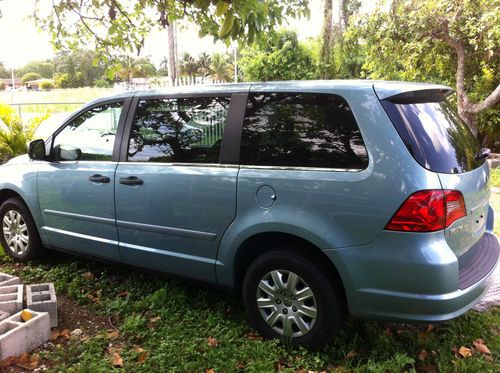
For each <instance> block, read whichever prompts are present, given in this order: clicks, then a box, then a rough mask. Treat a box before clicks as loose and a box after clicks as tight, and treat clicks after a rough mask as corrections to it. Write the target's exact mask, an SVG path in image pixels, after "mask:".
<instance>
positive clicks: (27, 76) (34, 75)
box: [21, 73, 42, 84]
mask: <svg viewBox="0 0 500 373" xmlns="http://www.w3.org/2000/svg"><path fill="white" fill-rule="evenodd" d="M41 78H42V76H41V75H40V74H38V73H27V74H24V75H23V77H22V78H21V83H23V84H26V83H28V82H30V81H32V80H38V79H41Z"/></svg>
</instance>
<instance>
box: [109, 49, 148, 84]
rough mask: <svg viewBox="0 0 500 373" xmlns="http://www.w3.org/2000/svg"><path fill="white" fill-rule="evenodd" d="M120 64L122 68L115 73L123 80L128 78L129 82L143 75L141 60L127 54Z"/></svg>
mask: <svg viewBox="0 0 500 373" xmlns="http://www.w3.org/2000/svg"><path fill="white" fill-rule="evenodd" d="M120 65H121V69H120V70H118V71H117V72H116V74H115V75H116V77H117V78H119V79H121V80H126V81H127V82H128V83H129V84H131V83H132V78H136V77H140V76H142V71H141V65H140V61H139V60H137V59H135V58H133V57H130V56H125V57H123V58H122V61H121V63H120Z"/></svg>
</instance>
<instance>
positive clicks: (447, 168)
mask: <svg viewBox="0 0 500 373" xmlns="http://www.w3.org/2000/svg"><path fill="white" fill-rule="evenodd" d="M382 105H383V106H384V109H385V111H386V112H387V114H388V115H389V117H390V119H391V121H392V123H393V124H394V126H395V127H396V130H397V131H398V133H399V135H400V136H401V138H402V139H403V142H404V143H405V145H406V147H407V148H408V150H409V152H410V153H411V155H412V156H413V158H415V160H416V161H417V162H418V163H420V164H421V165H422V166H423V167H425V168H427V169H428V170H430V171H434V172H440V173H449V174H457V173H463V172H467V171H471V170H473V169H475V168H477V167H479V166H481V165H482V164H484V162H485V161H484V159H478V160H476V159H475V156H476V154H477V153H478V152H479V150H480V146H479V143H478V142H477V140H476V138H475V137H474V135H473V134H472V132H471V131H470V130H469V128H468V127H467V125H466V124H465V123H464V122H463V121H462V120H461V119H460V117H459V116H458V114H457V113H456V112H455V111H454V110H453V109H452V108H451V107H450V104H449V103H448V102H447V101H441V102H426V103H393V102H390V101H387V100H384V101H382Z"/></svg>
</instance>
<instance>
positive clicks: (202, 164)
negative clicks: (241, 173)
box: [119, 162, 240, 168]
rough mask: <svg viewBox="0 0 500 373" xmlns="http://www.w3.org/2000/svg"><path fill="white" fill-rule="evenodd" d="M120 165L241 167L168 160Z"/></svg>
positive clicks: (120, 163) (123, 163)
mask: <svg viewBox="0 0 500 373" xmlns="http://www.w3.org/2000/svg"><path fill="white" fill-rule="evenodd" d="M119 165H120V166H121V165H134V166H147V165H151V166H183V167H220V168H239V167H240V166H239V165H237V164H226V163H168V162H119Z"/></svg>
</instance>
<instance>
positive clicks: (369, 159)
mask: <svg viewBox="0 0 500 373" xmlns="http://www.w3.org/2000/svg"><path fill="white" fill-rule="evenodd" d="M451 93H452V90H451V89H450V88H449V87H446V86H441V85H431V84H414V83H401V82H378V81H367V80H363V81H300V82H269V83H255V84H229V85H216V86H210V87H207V86H203V87H190V88H185V87H183V88H176V89H169V90H165V91H147V92H130V93H126V94H122V95H117V96H114V97H111V98H106V99H100V100H96V101H94V102H92V103H90V104H88V105H86V106H84V107H83V108H82V109H81V110H79V111H78V112H76V113H75V114H73V115H71V116H70V117H69V118H68V119H67V120H66V121H64V122H63V123H62V124H61V125H60V126H59V128H57V130H55V132H53V133H52V134H51V135H50V136H48V137H47V138H45V140H35V141H34V142H32V143H31V144H30V147H29V154H28V156H21V157H18V158H15V159H13V160H11V161H10V162H8V163H7V164H5V165H3V166H1V167H0V205H1V207H0V219H1V221H2V228H3V229H2V234H1V235H0V241H1V244H2V246H3V247H4V248H5V251H6V252H7V254H9V255H10V256H11V257H13V258H14V259H16V260H19V261H27V260H31V259H33V258H35V257H37V256H40V255H43V248H53V249H57V250H64V251H69V252H72V253H76V254H80V255H88V256H93V257H96V258H101V259H104V260H111V261H115V262H120V263H126V264H129V265H133V266H139V267H143V268H147V269H150V270H156V271H162V272H165V273H169V274H172V275H177V276H182V277H185V278H191V279H195V280H201V281H204V282H209V283H214V284H218V285H221V286H223V287H230V288H235V289H238V290H241V292H242V296H243V300H244V303H245V307H246V309H247V312H248V317H249V319H250V322H251V324H252V325H253V326H254V327H255V328H256V329H257V330H258V331H259V332H260V333H261V334H262V335H263V336H265V337H268V338H281V339H287V340H291V342H292V343H295V344H304V345H307V346H310V347H313V348H318V347H321V346H323V345H324V344H325V343H327V342H328V341H330V340H331V339H332V338H333V337H334V335H335V332H336V331H337V330H338V329H339V328H340V327H341V325H342V322H343V320H344V318H345V316H346V315H347V314H348V313H349V314H351V315H355V316H360V317H365V318H377V319H383V320H393V321H430V322H434V321H441V320H447V319H450V318H453V317H456V316H459V315H461V314H462V313H464V312H465V311H467V310H468V309H469V308H471V307H472V306H473V305H474V304H475V303H476V302H477V301H478V300H479V299H480V297H481V295H482V294H483V293H484V292H485V290H486V289H487V286H488V282H489V278H490V275H491V274H492V272H493V270H494V268H495V265H496V264H497V262H498V257H499V251H500V247H499V244H498V241H497V238H496V237H495V236H494V235H493V233H492V230H493V210H492V209H491V207H490V206H489V197H490V183H489V169H488V165H487V163H486V162H485V158H486V157H487V155H488V154H489V151H488V149H481V148H480V147H479V145H478V143H477V142H476V140H475V138H474V137H473V136H472V134H471V133H470V131H469V130H468V129H467V127H466V126H465V125H464V124H463V122H462V121H461V120H460V119H459V117H458V116H457V115H456V114H455V113H454V112H453V110H452V109H451V108H450V106H449V105H448V103H447V96H449V95H450V94H451Z"/></svg>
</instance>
